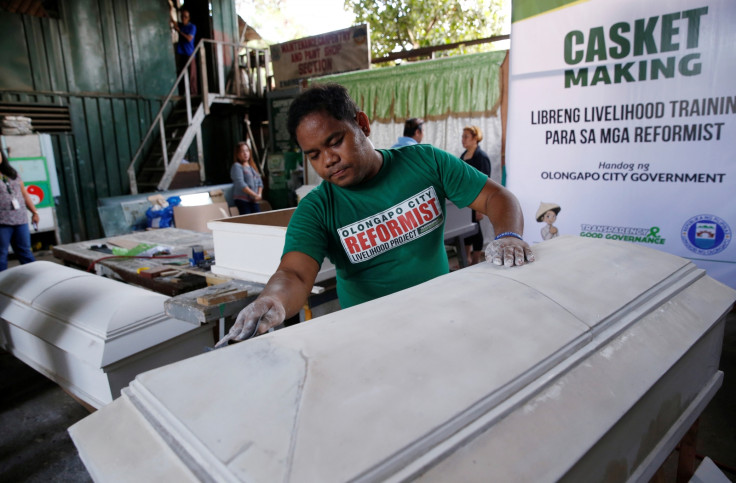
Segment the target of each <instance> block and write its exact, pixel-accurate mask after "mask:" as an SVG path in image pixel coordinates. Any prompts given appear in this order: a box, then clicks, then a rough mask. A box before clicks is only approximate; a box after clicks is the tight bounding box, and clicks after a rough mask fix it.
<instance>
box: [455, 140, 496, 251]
mask: <svg viewBox="0 0 736 483" xmlns="http://www.w3.org/2000/svg"><path fill="white" fill-rule="evenodd" d="M482 140H483V133H482V132H481V130H480V128H479V127H478V126H465V127H464V128H463V137H462V138H461V142H462V144H463V148H465V151H463V154H461V155H460V159H462V160H463V161H465V162H466V163H468V164H469V165H471V166H472V167H474V168H475V169H477V170H478V171H480V172H482V173H483V174H485V175H486V176H488V177H490V176H491V159H490V158H489V157H488V155H487V154H486V152H485V151H483V150H482V149H481V148H480V146H478V143H479V142H481V141H482ZM482 219H483V215H482V214H481V213H478V212H476V211H473V213H472V218H471V220H470V221H471V223H475V224H476V225H477V226H478V232H477V233H476V234H475V235H473V236H469V237H467V238H466V239H465V250H466V251H467V257H468V263H469V264H470V265H475V264H476V263H479V262H480V260H481V255H482V254H483V233H481V231H480V225H478V222H479V221H480V220H482Z"/></svg>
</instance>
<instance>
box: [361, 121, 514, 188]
mask: <svg viewBox="0 0 736 483" xmlns="http://www.w3.org/2000/svg"><path fill="white" fill-rule="evenodd" d="M469 125H471V126H478V127H479V128H480V129H481V131H482V132H483V141H481V143H480V147H481V149H483V151H485V152H486V153H488V157H489V158H490V159H491V179H492V180H493V181H496V182H497V183H499V184H500V183H501V117H500V116H488V117H454V116H449V117H448V118H446V119H443V120H438V121H427V122H426V123H425V124H424V138H423V139H422V143H426V144H431V145H432V146H435V147H437V148H440V149H442V150H445V151H447V152H449V153H451V154H454V155H455V156H460V155H461V154H462V152H463V145H462V143H461V142H460V137H461V136H462V134H463V128H464V127H465V126H469ZM403 133H404V123H403V122H402V123H382V122H371V135H370V139H371V141H372V142H373V145H374V146H375V147H376V148H379V149H383V148H390V147H391V146H392V145H393V144H394V143H395V142H396V140H397V139H398V138H399V136H401V135H403Z"/></svg>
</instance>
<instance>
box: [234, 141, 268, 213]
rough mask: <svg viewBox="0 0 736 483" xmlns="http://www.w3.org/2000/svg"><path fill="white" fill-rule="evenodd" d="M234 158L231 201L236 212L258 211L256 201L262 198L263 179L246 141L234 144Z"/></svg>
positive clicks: (258, 207) (259, 209) (259, 208)
mask: <svg viewBox="0 0 736 483" xmlns="http://www.w3.org/2000/svg"><path fill="white" fill-rule="evenodd" d="M234 158H235V159H234V161H233V165H232V167H231V168H230V179H232V180H233V201H234V202H235V206H237V207H238V213H240V214H241V215H247V214H248V213H258V212H260V211H261V207H260V206H259V205H258V202H259V201H260V200H261V199H262V193H263V181H262V180H261V175H260V174H259V173H258V169H257V168H256V163H255V162H254V161H253V156H251V153H250V148H249V147H248V144H247V143H244V142H240V143H238V144H236V145H235V155H234Z"/></svg>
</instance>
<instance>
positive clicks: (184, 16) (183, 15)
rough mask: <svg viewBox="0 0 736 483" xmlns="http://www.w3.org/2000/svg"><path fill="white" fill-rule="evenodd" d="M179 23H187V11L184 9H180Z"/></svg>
mask: <svg viewBox="0 0 736 483" xmlns="http://www.w3.org/2000/svg"><path fill="white" fill-rule="evenodd" d="M181 23H183V24H184V25H186V24H188V23H189V12H187V11H186V10H182V11H181Z"/></svg>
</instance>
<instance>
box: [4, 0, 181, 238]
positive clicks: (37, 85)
mask: <svg viewBox="0 0 736 483" xmlns="http://www.w3.org/2000/svg"><path fill="white" fill-rule="evenodd" d="M59 6H60V10H61V18H59V19H51V18H36V17H31V16H28V15H19V14H13V13H8V12H6V11H4V10H0V32H2V38H1V39H0V65H2V66H3V75H2V76H0V100H1V101H3V102H23V103H45V104H57V105H66V106H69V110H70V116H71V120H72V132H71V133H70V134H61V135H52V140H53V145H54V151H55V157H56V169H57V173H58V175H59V184H60V188H61V193H62V194H61V196H60V199H58V200H57V218H58V223H59V229H60V234H61V238H62V242H70V241H77V240H85V239H91V238H97V237H101V236H102V231H101V227H100V223H99V218H98V215H97V198H99V197H107V196H116V195H122V194H127V193H129V184H128V178H127V173H126V169H127V167H128V163H130V159H131V156H132V154H133V153H134V152H135V150H136V149H137V148H138V144H139V142H140V139H141V137H142V136H143V135H144V134H145V132H146V130H147V129H148V127H149V125H150V122H151V118H152V117H153V116H154V115H155V114H156V113H157V112H158V109H159V108H160V105H161V99H162V97H163V96H165V95H166V94H167V93H168V91H169V89H170V88H171V86H172V84H173V81H174V79H175V71H176V68H175V63H174V54H173V50H172V48H171V36H170V31H169V26H168V4H167V3H166V2H164V1H150V0H115V1H113V0H68V1H64V2H59Z"/></svg>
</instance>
